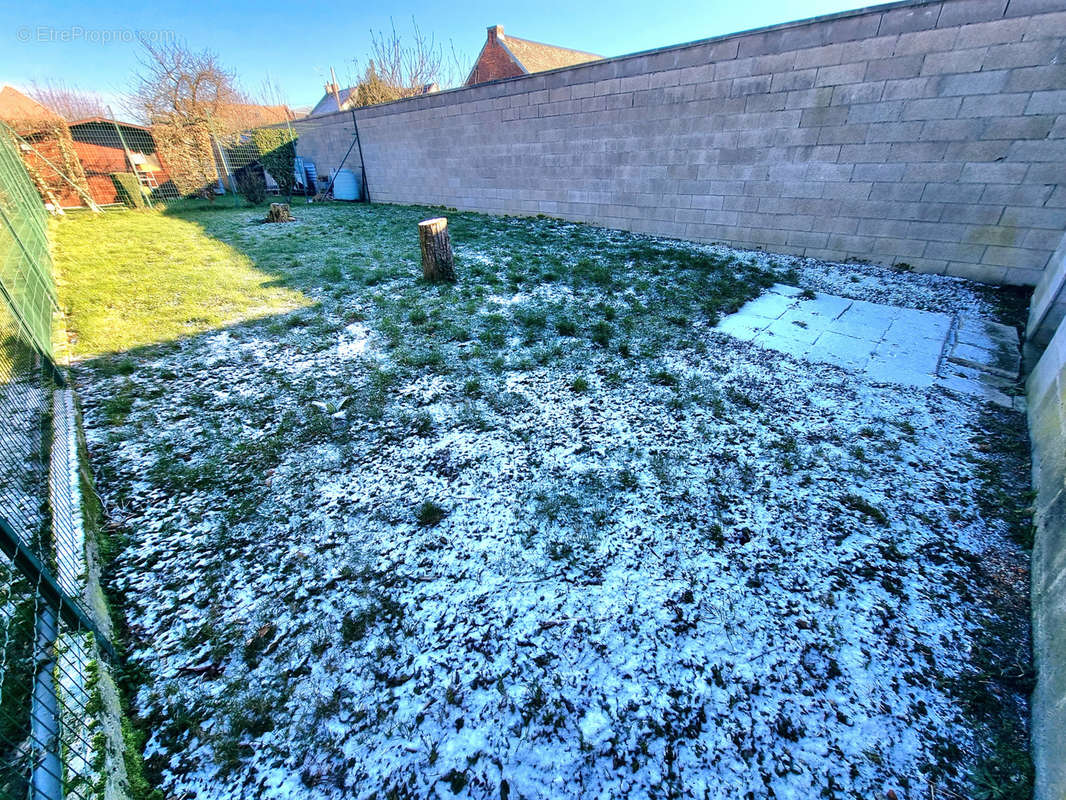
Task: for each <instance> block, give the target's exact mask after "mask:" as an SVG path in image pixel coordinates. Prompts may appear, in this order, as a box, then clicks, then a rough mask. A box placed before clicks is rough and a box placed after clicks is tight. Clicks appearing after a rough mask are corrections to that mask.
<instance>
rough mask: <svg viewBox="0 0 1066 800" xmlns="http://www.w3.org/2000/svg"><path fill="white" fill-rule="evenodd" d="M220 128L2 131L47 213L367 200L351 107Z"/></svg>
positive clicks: (50, 123) (63, 125) (46, 124)
mask: <svg viewBox="0 0 1066 800" xmlns="http://www.w3.org/2000/svg"><path fill="white" fill-rule="evenodd" d="M254 108H259V107H254ZM221 127H222V126H210V125H184V126H179V125H177V124H174V123H171V124H158V125H152V126H144V125H138V124H134V123H131V122H123V121H120V120H116V119H111V118H106V117H93V118H90V119H83V120H78V121H74V122H68V121H64V120H59V119H58V118H47V119H45V120H30V121H22V122H20V123H18V124H16V123H12V125H11V126H10V127H9V129H8V131H7V134H8V136H9V137H10V138H12V139H13V141H14V142H15V145H16V150H15V152H16V154H17V155H18V156H20V158H19V159H16V161H17V162H20V163H16V164H15V166H16V167H20V168H24V169H25V170H26V171H28V173H29V175H30V177H31V182H30V184H29V187H30V189H31V190H33V191H32V194H35V195H37V196H39V197H40V199H41V200H43V208H44V209H47V210H49V211H52V212H53V213H62V211H63V210H64V209H68V210H69V209H72V208H90V209H92V210H94V211H96V210H100V209H102V208H108V207H128V208H154V207H156V206H158V205H166V204H169V203H172V202H174V201H176V200H180V199H183V198H200V199H207V200H211V201H213V202H216V203H221V204H224V203H226V202H229V203H232V204H234V205H240V204H242V203H245V202H250V203H252V204H254V205H257V204H259V203H262V202H265V201H266V200H267V199H270V198H272V197H284V198H289V197H291V196H292V195H300V196H307V197H319V198H321V197H325V196H329V197H332V198H335V199H338V200H360V199H368V197H367V195H368V192H367V187H366V181H365V178H364V175H363V169H362V153H361V151H359V150H358V135H357V132H356V126H355V117H354V115H352V114H350V113H349V112H340V113H338V114H331V115H325V116H323V117H314V118H307V119H301V120H291V119H285V120H284V121H282V122H276V123H273V124H270V125H261V126H259V127H252V128H248V129H245V130H238V131H230V132H223V130H222V129H221ZM216 128H219V129H217V130H216ZM301 139H303V140H304V141H301ZM0 176H2V173H0ZM37 205H38V206H41V203H37ZM43 213H44V211H43V210H42V211H41V214H43ZM38 239H40V237H38ZM41 241H43V240H41Z"/></svg>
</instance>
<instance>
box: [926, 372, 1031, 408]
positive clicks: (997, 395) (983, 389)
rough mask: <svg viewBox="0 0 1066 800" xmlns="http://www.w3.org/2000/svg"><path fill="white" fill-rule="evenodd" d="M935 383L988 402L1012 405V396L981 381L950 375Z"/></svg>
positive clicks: (1009, 406)
mask: <svg viewBox="0 0 1066 800" xmlns="http://www.w3.org/2000/svg"><path fill="white" fill-rule="evenodd" d="M937 384H938V385H940V386H943V387H944V388H945V389H950V390H952V391H955V392H961V393H962V394H968V395H972V396H974V397H979V398H981V399H982V400H985V401H987V402H989V403H995V404H996V405H997V406H1003V407H1004V408H1013V407H1014V398H1013V397H1011V396H1010V395H1007V394H1005V393H1003V392H1001V391H1000V390H999V389H996V388H995V387H993V386H989V385H987V384H985V383H982V382H981V381H972V380H968V379H966V378H960V377H957V376H955V375H951V376H948V377H946V378H941V379H940V380H939V381H937Z"/></svg>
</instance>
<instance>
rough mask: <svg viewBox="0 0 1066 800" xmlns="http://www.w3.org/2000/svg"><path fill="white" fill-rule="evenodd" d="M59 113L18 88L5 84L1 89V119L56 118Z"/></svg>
mask: <svg viewBox="0 0 1066 800" xmlns="http://www.w3.org/2000/svg"><path fill="white" fill-rule="evenodd" d="M56 117H57V115H56V114H54V113H53V112H51V111H49V110H48V109H47V108H45V107H44V106H42V105H41V104H40V103H38V102H37V101H36V100H32V99H30V98H29V97H27V96H26V95H24V94H23V93H22V92H20V91H19V90H18V89H13V88H11V87H10V86H5V87H4V88H3V89H0V119H7V120H29V119H48V120H52V119H56Z"/></svg>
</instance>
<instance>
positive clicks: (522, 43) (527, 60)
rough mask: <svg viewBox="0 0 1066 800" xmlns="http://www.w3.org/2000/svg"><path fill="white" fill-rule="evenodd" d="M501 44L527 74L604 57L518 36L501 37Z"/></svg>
mask: <svg viewBox="0 0 1066 800" xmlns="http://www.w3.org/2000/svg"><path fill="white" fill-rule="evenodd" d="M499 39H500V43H501V44H503V46H504V47H506V48H507V49H508V50H510V51H511V55H513V56H514V57H515V60H516V61H517V62H518V63H519V64H520V65H521V66H522V67H524V68H525V70H526V72H544V71H545V70H549V69H558V68H559V67H571V66H573V65H574V64H585V63H587V62H589V61H599V60H601V59H602V58H603V56H598V55H596V54H595V53H586V52H584V51H581V50H570V49H568V48H566V47H556V46H555V45H552V44H542V43H541V42H531V41H529V40H528V39H519V38H518V37H517V36H511V35H510V34H507V35H506V36H503V35H501V36H500V37H499Z"/></svg>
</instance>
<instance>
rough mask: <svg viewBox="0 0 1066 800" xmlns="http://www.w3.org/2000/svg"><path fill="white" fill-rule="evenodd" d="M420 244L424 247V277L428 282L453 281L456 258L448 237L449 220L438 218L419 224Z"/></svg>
mask: <svg viewBox="0 0 1066 800" xmlns="http://www.w3.org/2000/svg"><path fill="white" fill-rule="evenodd" d="M418 243H419V244H420V245H421V246H422V275H423V276H425V278H426V280H427V281H452V282H454V281H455V280H456V278H455V256H453V255H452V240H451V237H450V236H449V235H448V218H447V217H436V218H435V219H427V220H425V221H424V222H419V223H418Z"/></svg>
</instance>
